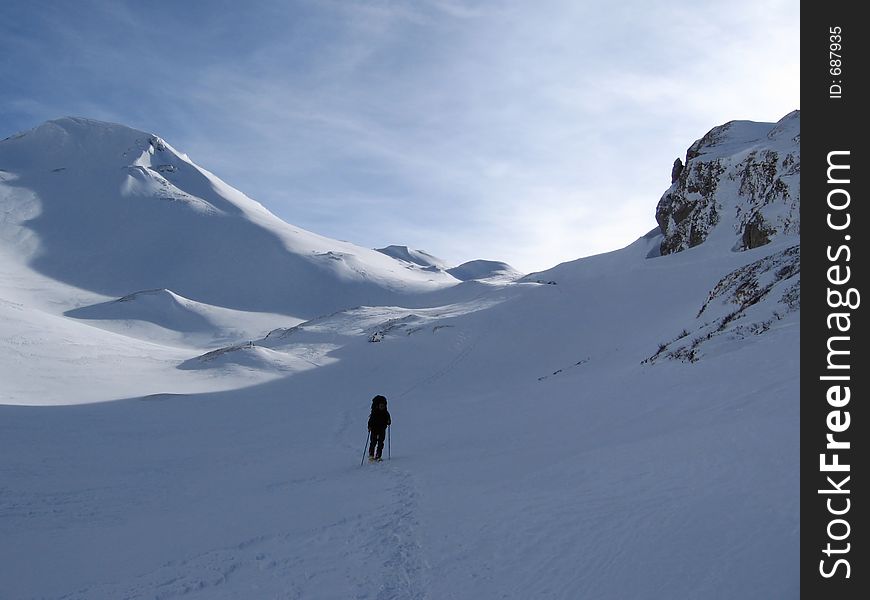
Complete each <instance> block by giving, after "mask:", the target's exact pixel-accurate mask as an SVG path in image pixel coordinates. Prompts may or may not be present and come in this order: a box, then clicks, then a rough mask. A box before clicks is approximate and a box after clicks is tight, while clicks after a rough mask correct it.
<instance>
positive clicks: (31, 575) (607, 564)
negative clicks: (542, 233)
mask: <svg viewBox="0 0 870 600" xmlns="http://www.w3.org/2000/svg"><path fill="white" fill-rule="evenodd" d="M699 133H700V132H699ZM799 136H800V113H798V112H795V113H792V114H790V115H787V116H786V117H785V118H784V119H783V120H781V121H780V122H779V123H777V124H774V123H750V122H740V121H738V122H732V123H729V124H726V125H723V126H719V127H716V128H714V129H713V130H711V131H710V132H709V133H708V134H707V135H705V136H703V137H702V138H700V139H699V140H698V141H697V142H695V143H694V144H692V145H691V146H690V148H689V152H688V153H687V161H686V165H685V166H684V167H682V169H680V168H675V172H674V175H675V177H674V180H673V184H672V185H671V187H670V188H669V189H668V190H667V191H666V192H665V194H664V196H662V198H661V200H660V201H659V204H658V207H657V210H656V214H657V217H658V220H659V224H660V228H657V229H655V230H653V231H650V232H649V233H647V234H646V235H643V236H641V237H639V238H638V239H637V240H636V241H635V242H634V243H632V244H630V245H629V246H627V247H625V248H622V249H619V250H615V251H613V252H608V253H605V254H600V255H597V256H591V257H586V258H582V259H578V260H576V261H571V262H566V263H563V264H560V265H557V266H555V267H553V268H551V269H548V270H546V271H543V272H540V273H533V274H529V275H527V276H525V277H520V278H518V279H517V278H516V277H515V276H517V277H518V276H519V274H517V273H516V272H515V271H514V270H513V269H511V268H510V267H509V266H507V265H504V264H503V263H497V262H488V261H472V262H471V263H467V264H465V265H460V267H457V268H455V269H449V271H450V272H445V269H444V265H443V262H442V261H438V259H436V258H434V257H432V256H430V255H428V254H426V253H423V252H420V251H416V250H410V249H408V248H405V247H395V246H394V247H389V248H384V249H382V250H381V251H376V250H366V249H362V248H358V247H356V246H353V245H351V244H346V243H342V242H336V241H333V240H328V239H326V238H322V237H320V236H316V235H315V234H311V233H308V232H304V231H302V230H299V229H297V228H295V227H293V226H291V225H287V224H285V223H282V222H281V221H280V220H279V219H277V218H276V217H274V216H273V215H271V213H269V212H268V211H266V209H264V208H263V207H261V206H260V205H258V204H257V203H256V202H254V201H253V200H250V199H248V198H247V197H245V196H244V195H243V194H241V193H240V192H237V191H235V190H232V188H229V187H228V186H226V184H223V183H222V182H220V180H218V179H217V178H216V177H215V176H213V175H211V174H210V173H208V172H207V171H204V170H202V169H200V168H199V167H197V166H195V165H193V163H191V162H189V160H188V159H187V158H186V157H184V156H183V155H180V154H178V153H177V152H175V151H174V150H172V149H171V148H170V147H169V146H168V145H167V144H166V143H165V142H163V141H162V140H160V139H159V138H157V137H156V136H151V135H149V134H143V133H142V132H135V131H133V130H130V129H127V128H124V127H121V126H113V125H107V124H101V123H96V124H95V123H93V122H88V121H83V120H71V119H62V120H59V121H55V122H51V123H48V124H45V125H43V126H41V127H40V128H37V129H36V130H34V131H32V132H29V133H27V134H24V136H20V137H17V138H13V139H9V140H6V141H3V142H0V169H2V171H0V382H2V384H0V455H2V456H3V460H4V469H5V471H4V473H5V479H4V488H3V490H2V502H0V564H2V565H4V567H5V569H6V570H5V571H4V576H3V577H0V597H2V598H7V597H8V598H66V599H67V600H76V599H82V600H83V599H88V600H114V599H116V598H137V599H138V598H153V597H175V596H181V595H184V596H185V597H187V598H192V599H194V600H212V599H215V598H240V597H258V598H259V597H263V598H265V597H290V598H384V599H386V598H390V599H395V600H419V599H421V598H430V599H438V598H510V599H516V600H520V599H522V600H526V599H528V598H606V599H610V598H620V599H622V598H626V599H628V598H631V599H645V598H723V599H725V598H729V599H730V598H741V599H744V600H769V599H771V598H795V597H797V596H798V595H799V581H800V574H799V557H798V550H799V542H800V518H799V517H800V505H799V493H798V491H799V482H800V478H799V464H800V463H799V442H800V435H799V430H800V427H799V424H800V417H799V415H800V412H799V408H800V403H799V384H798V379H799V378H798V374H799V366H800V362H799V342H800V318H799V317H800V261H799V255H800V232H799V218H798V214H799V204H800V197H799V193H798V190H799V179H800V169H799V165H800V151H799V139H800V137H799ZM28 138H29V139H28ZM687 141H688V140H687ZM680 164H682V163H680ZM654 205H655V195H651V197H650V211H651V212H652V210H653V208H654ZM460 280H462V281H460ZM375 394H383V395H385V396H386V397H387V398H388V400H389V409H390V412H391V414H392V419H393V425H392V427H391V429H390V434H389V436H388V443H387V447H386V449H385V450H384V453H385V456H387V457H388V458H389V460H387V461H384V462H383V463H380V464H371V465H369V464H365V465H364V466H363V467H362V468H361V467H360V463H361V459H364V458H365V450H366V449H365V448H364V446H363V444H364V443H367V442H368V437H367V431H366V417H367V416H368V412H369V406H370V400H371V398H372V396H374V395H375ZM27 405H44V406H27Z"/></svg>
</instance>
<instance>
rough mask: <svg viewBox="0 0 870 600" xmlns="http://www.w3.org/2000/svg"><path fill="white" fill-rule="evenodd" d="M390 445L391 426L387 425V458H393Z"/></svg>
mask: <svg viewBox="0 0 870 600" xmlns="http://www.w3.org/2000/svg"><path fill="white" fill-rule="evenodd" d="M390 445H391V444H390V426H389V425H387V460H390V458H392V456H390V455H391V454H392V452H391V448H390Z"/></svg>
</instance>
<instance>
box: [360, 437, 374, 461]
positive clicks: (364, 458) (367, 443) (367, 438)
mask: <svg viewBox="0 0 870 600" xmlns="http://www.w3.org/2000/svg"><path fill="white" fill-rule="evenodd" d="M371 435H372V432H371V431H369V432H368V433H366V445H365V446H363V455H362V458H361V459H360V461H359V466H363V463H364V462H365V461H366V449H367V448H368V447H369V438H370V437H371Z"/></svg>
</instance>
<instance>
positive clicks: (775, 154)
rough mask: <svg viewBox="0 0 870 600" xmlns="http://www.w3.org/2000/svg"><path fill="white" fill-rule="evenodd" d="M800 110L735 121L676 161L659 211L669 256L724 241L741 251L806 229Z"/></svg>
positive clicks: (663, 246)
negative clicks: (772, 119) (776, 117)
mask: <svg viewBox="0 0 870 600" xmlns="http://www.w3.org/2000/svg"><path fill="white" fill-rule="evenodd" d="M800 139H801V136H800V111H794V112H792V113H789V114H788V115H786V116H785V117H783V118H782V119H781V120H780V121H779V122H778V123H776V124H771V123H754V122H751V121H730V122H728V123H725V124H724V125H720V126H719V127H714V128H713V129H711V130H710V131H709V132H708V133H707V134H706V135H705V136H704V137H702V138H701V139H699V140H698V141H696V142H695V143H694V144H692V145H691V146H690V147H689V149H688V150H687V151H686V161H685V165H684V164H683V163H682V162H681V161H679V159H677V162H676V163H675V164H674V172H673V179H674V181H673V184H672V185H671V187H670V188H669V189H668V191H666V192H665V194H664V195H663V196H662V198H661V200H660V201H659V204H658V207H657V208H656V220H657V221H658V224H659V227H660V228H661V230H662V233H664V239H663V240H662V244H661V252H662V254H669V253H671V252H678V251H680V250H684V249H686V248H691V247H692V246H697V245H698V244H700V243H702V242H704V241H706V240H707V239H708V238H710V237H711V236H712V237H715V238H717V239H716V240H715V242H719V243H724V244H725V245H729V246H730V247H732V248H733V249H735V250H745V249H749V248H756V247H758V246H763V245H764V244H767V243H769V242H770V241H771V239H773V238H774V237H776V236H778V235H783V234H786V235H788V234H799V233H800V185H799V182H800V172H801V160H800Z"/></svg>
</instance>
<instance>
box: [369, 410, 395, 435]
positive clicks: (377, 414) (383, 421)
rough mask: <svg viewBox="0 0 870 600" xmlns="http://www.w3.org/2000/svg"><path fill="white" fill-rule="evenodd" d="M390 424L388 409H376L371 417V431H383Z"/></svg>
mask: <svg viewBox="0 0 870 600" xmlns="http://www.w3.org/2000/svg"><path fill="white" fill-rule="evenodd" d="M390 423H391V421H390V411H388V410H387V409H384V410H378V409H375V410H373V411H372V414H371V416H369V429H370V430H371V431H383V430H385V429H386V428H387V425H389V424H390Z"/></svg>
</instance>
